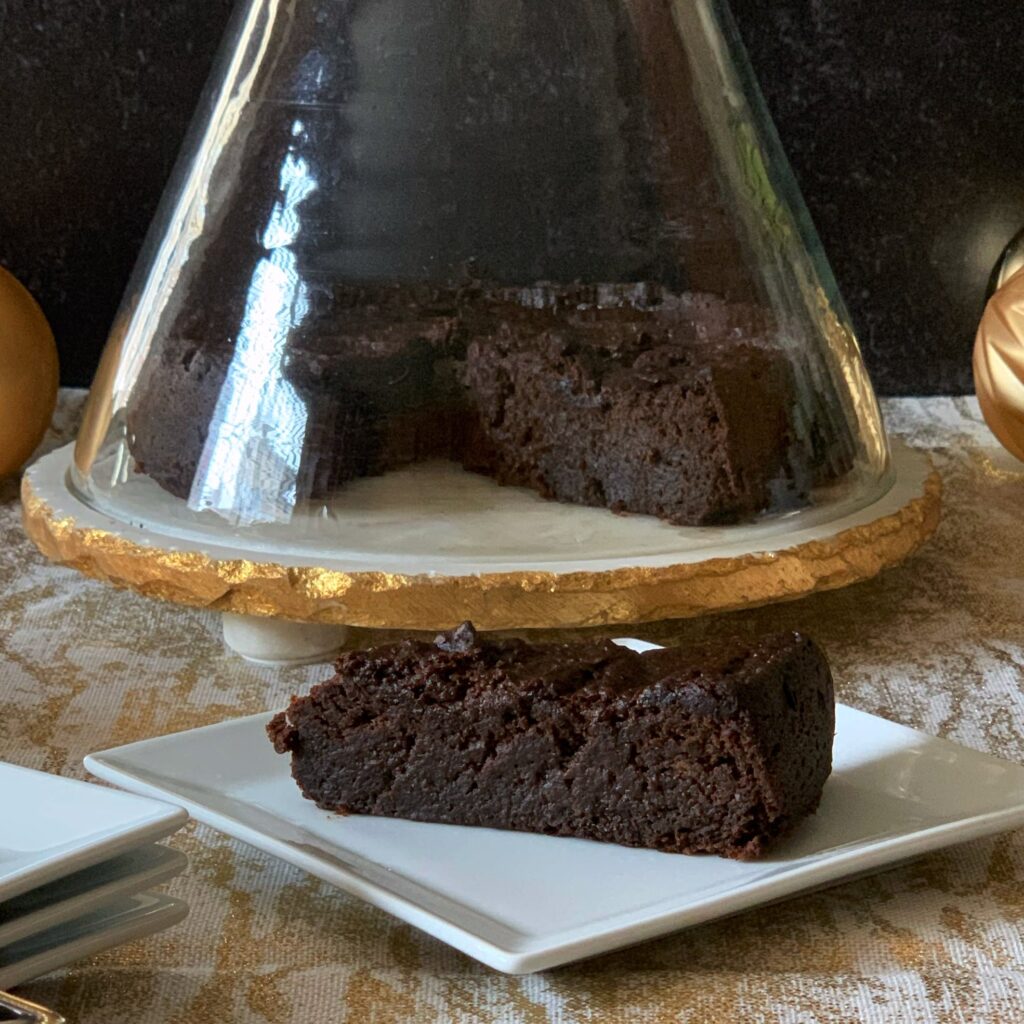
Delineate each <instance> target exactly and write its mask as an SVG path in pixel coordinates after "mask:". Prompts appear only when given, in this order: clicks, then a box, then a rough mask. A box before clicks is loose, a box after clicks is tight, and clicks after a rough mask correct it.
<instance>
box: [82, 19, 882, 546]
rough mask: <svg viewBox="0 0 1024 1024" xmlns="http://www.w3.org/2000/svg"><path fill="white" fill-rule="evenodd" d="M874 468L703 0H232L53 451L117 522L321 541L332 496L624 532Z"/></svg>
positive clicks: (777, 158)
mask: <svg viewBox="0 0 1024 1024" xmlns="http://www.w3.org/2000/svg"><path fill="white" fill-rule="evenodd" d="M889 482H890V479H889V455H888V448H887V442H886V439H885V434H884V430H883V428H882V425H881V421H880V418H879V412H878V408H877V404H876V401H875V398H874V395H873V393H872V389H871V386H870V383H869V381H868V379H867V376H866V375H865V372H864V368H863V365H862V362H861V357H860V353H859V351H858V348H857V344H856V341H855V339H854V335H853V332H852V330H851V327H850V323H849V319H848V316H847V313H846V310H845V308H844V306H843V303H842V301H841V299H840V297H839V295H838V292H837V289H836V286H835V282H834V281H833V278H832V275H831V273H830V271H829V268H828V266H827V264H826V261H825V258H824V256H823V255H822V252H821V248H820V245H819V242H818V240H817V238H816V236H815V233H814V230H813V228H812V226H811V224H810V222H809V220H808V217H807V214H806V211H805V209H804V207H803V204H802V201H801V199H800V196H799V194H798V192H797V190H796V187H795V185H794V183H793V180H792V178H791V175H790V171H789V169H788V166H787V164H786V161H785V158H784V156H783V154H782V152H781V150H780V147H779V144H778V140H777V138H776V136H775V133H774V130H773V128H772V126H771V123H770V121H769V119H768V117H767V115H766V113H765V110H764V108H763V106H762V103H761V101H760V98H759V94H758V92H757V89H756V86H755V85H754V83H753V80H752V78H751V75H750V72H749V68H748V66H747V63H746V59H745V57H744V54H743V52H742V49H741V46H740V44H739V42H738V37H737V35H736V33H735V30H734V28H733V26H732V23H731V20H730V17H729V13H728V10H727V9H726V7H725V4H724V3H718V2H715V0H558V2H551V0H243V2H241V3H240V5H239V7H238V10H237V11H236V13H235V17H234V21H233V23H232V27H231V28H230V29H229V32H228V35H227V38H226V41H225V43H224V46H223V49H222V51H221V55H220V58H219V62H218V64H217V66H216V68H215V70H214V73H213V75H212V79H211V82H210V84H209V86H208V88H207V91H206V93H205V98H204V100H203V102H202V104H201V107H200V110H199V112H198V114H197V116H196V119H195V122H194V126H193V128H192V131H191V135H190V137H189V139H188V141H187V143H186V145H185V148H184V152H183V154H182V157H181V159H180V162H179V164H178V167H177V170H176V171H175V174H174V176H173V178H172V181H171V183H170V185H169V187H168V190H167V193H166V195H165V198H164V202H163V205H162V207H161V210H160V212H159V214H158V216H157V218H156V221H155V223H154V225H153V228H152V231H151V233H150V236H149V239H148V241H147V244H146V247H145V250H144V252H143V254H142V256H141V258H140V261H139V265H138V268H137V270H136V273H135V276H134V278H133V280H132V282H131V284H130V286H129V289H128V293H127V296H126V298H125V301H124V305H123V308H122V311H121V313H120V315H119V318H118V321H117V324H116V326H115V329H114V332H113V336H112V338H111V340H110V342H109V345H108V349H107V351H106V354H105V356H104V360H103V363H102V365H101V369H100V373H99V376H98V378H97V380H96V383H95V385H94V388H93V392H92V396H91V400H90V407H89V411H88V415H87V419H86V423H85V426H84V427H83V430H82V432H81V435H80V437H79V440H78V443H77V448H76V452H75V466H74V470H73V473H72V483H73V486H74V488H75V489H76V490H77V493H78V494H79V495H80V496H82V497H83V498H84V499H85V500H86V501H87V502H88V503H90V504H91V505H92V506H93V507H95V508H98V509H101V510H104V511H105V512H108V513H110V514H111V515H115V516H119V517H121V518H122V519H125V520H129V521H132V522H145V521H147V520H148V519H153V518H158V519H160V520H161V522H163V523H164V524H165V526H166V525H167V524H168V523H170V524H172V525H173V526H174V528H175V529H176V530H178V531H179V532H183V533H186V534H190V535H192V534H194V535H199V536H208V537H217V536H231V537H233V538H235V539H237V538H238V537H240V536H243V537H244V536H252V537H258V538H261V539H262V540H263V541H265V542H268V543H270V542H273V543H276V544H279V545H281V546H282V547H285V548H287V549H289V550H302V549H304V546H305V547H306V548H308V549H309V550H316V551H330V550H332V548H334V547H336V546H342V547H343V546H345V544H346V543H347V539H346V529H347V526H346V523H347V522H349V521H350V520H351V513H352V510H353V509H358V510H361V514H362V516H363V519H362V520H360V521H362V522H365V521H370V522H372V524H373V526H374V529H375V530H376V536H377V537H378V539H379V541H380V543H381V544H384V545H386V544H387V543H388V531H389V530H393V529H397V526H396V525H395V524H396V523H398V522H399V521H400V522H401V528H402V530H403V531H405V532H404V534H403V536H405V537H406V540H408V536H409V532H410V531H412V532H413V533H415V521H416V515H417V513H418V511H419V510H422V511H423V512H424V514H427V513H428V512H429V514H430V515H432V516H433V517H434V521H435V524H436V522H437V521H438V517H439V516H440V521H445V514H444V513H445V509H446V508H447V509H448V510H449V511H450V513H451V518H450V519H449V520H448V521H450V522H453V523H454V522H456V521H457V520H458V516H459V514H460V513H462V512H464V511H465V510H466V508H469V507H471V508H472V509H473V510H474V514H477V519H476V520H475V522H476V526H477V532H476V533H475V534H472V531H471V532H470V534H467V536H472V537H475V538H476V539H472V540H469V541H467V540H466V539H465V537H454V536H453V537H450V538H448V540H450V542H451V543H452V544H458V543H466V544H471V545H472V544H476V545H479V544H480V543H483V542H482V541H481V540H480V538H489V540H488V542H492V543H494V544H498V545H500V543H501V541H502V537H501V536H500V533H501V531H500V530H499V529H498V528H497V526H494V528H493V529H490V530H489V529H488V527H487V522H488V519H487V513H488V512H493V511H495V510H499V509H501V508H505V509H506V511H507V509H508V508H509V507H521V508H523V509H530V510H533V511H534V512H536V510H537V509H538V508H542V507H543V508H547V507H551V508H557V509H558V513H557V514H558V515H559V516H562V517H563V518H564V516H566V515H570V514H572V515H577V514H578V515H583V514H584V513H586V515H589V516H591V517H593V516H594V515H595V514H597V513H599V514H600V515H601V516H604V517H607V519H608V522H612V521H613V520H615V521H616V526H615V529H616V531H617V532H616V533H615V537H616V538H617V539H616V541H615V543H617V544H620V545H626V546H627V547H628V531H629V529H630V523H637V524H640V523H648V524H651V523H654V524H656V525H657V527H658V529H659V530H662V531H664V530H671V531H679V532H680V535H683V534H687V531H688V530H689V528H692V527H708V526H712V527H722V528H727V527H730V526H734V525H736V524H750V523H759V522H765V521H768V520H772V521H775V520H778V521H779V522H783V521H784V520H785V519H786V517H790V518H792V517H799V516H804V517H805V520H806V518H807V517H808V516H810V515H813V516H817V518H818V519H819V520H820V519H821V518H822V516H828V515H832V514H833V513H834V514H836V515H838V514H839V513H840V512H842V513H846V512H849V511H850V510H851V509H853V508H857V507H860V506H863V505H866V504H867V503H869V502H871V501H873V500H874V499H876V498H877V497H878V496H879V495H880V494H881V493H883V492H884V491H885V489H886V487H887V486H888V485H889ZM509 503H511V505H510V504H509ZM517 503H518V504H517ZM617 513H618V514H622V513H625V514H626V515H616V514H617ZM798 521H801V520H798ZM492 522H493V523H496V522H497V521H496V520H492ZM588 522H594V520H593V518H591V519H590V520H588ZM697 532H699V533H700V534H701V535H704V534H705V533H706V531H697ZM688 535H696V534H695V532H694V531H692V530H690V531H689V534H688ZM659 536H664V533H662V534H659ZM447 542H448V541H446V540H445V539H444V538H443V537H442V538H441V539H438V535H437V534H436V532H435V534H433V535H432V539H424V540H423V544H425V545H427V546H428V547H429V546H430V545H431V544H443V543H447Z"/></svg>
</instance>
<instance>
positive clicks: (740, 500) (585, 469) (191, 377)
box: [128, 286, 848, 525]
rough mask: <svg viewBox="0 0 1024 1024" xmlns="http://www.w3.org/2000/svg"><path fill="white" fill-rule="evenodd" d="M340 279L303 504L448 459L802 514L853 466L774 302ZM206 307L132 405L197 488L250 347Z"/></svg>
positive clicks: (703, 503)
mask: <svg viewBox="0 0 1024 1024" xmlns="http://www.w3.org/2000/svg"><path fill="white" fill-rule="evenodd" d="M341 291H342V289H340V288H336V289H334V290H333V291H332V297H331V299H330V302H329V303H328V305H329V306H330V307H331V308H332V309H337V308H339V307H341V308H343V309H344V310H345V312H344V314H343V315H338V316H333V317H332V318H330V319H329V320H328V321H325V322H320V323H317V324H314V325H311V326H310V328H309V330H308V331H306V332H299V333H297V334H296V335H295V336H294V338H293V339H292V340H291V341H290V342H289V345H288V348H287V350H286V351H285V352H284V355H283V363H282V370H281V373H282V382H283V383H285V384H286V385H287V386H288V387H289V388H292V389H293V390H294V393H295V395H296V397H297V398H298V399H299V400H301V402H302V404H303V406H304V409H305V422H306V426H305V437H304V438H303V439H300V440H301V441H302V450H303V462H302V465H301V468H300V470H299V479H298V482H297V488H296V492H297V498H298V499H299V500H301V499H303V498H314V499H319V498H323V497H324V496H326V495H328V494H329V493H331V492H332V491H334V490H335V489H337V488H339V487H342V486H343V485H344V484H345V483H346V482H348V481H350V480H353V479H357V478H360V477H365V476H375V475H379V474H382V473H386V472H388V471H390V470H394V469H399V468H401V467H402V466H405V465H408V464H410V463H413V462H420V461H423V460H426V459H450V460H453V461H455V462H457V463H460V464H461V465H462V466H464V467H465V468H466V469H469V470H472V471H474V472H478V473H481V474H484V475H487V476H490V477H492V478H494V479H496V480H497V481H498V482H499V483H502V484H512V485H518V486H521V487H527V488H530V489H532V490H534V491H537V492H538V493H540V494H541V495H543V496H544V497H547V498H552V499H556V500H559V501H564V502H571V503H575V504H583V505H592V506H597V507H605V508H610V509H612V510H614V511H619V512H634V513H641V514H647V515H654V516H658V517H660V518H662V519H664V520H667V521H668V522H671V523H677V524H681V525H705V524H711V523H731V522H739V521H743V520H747V519H750V518H753V517H755V516H756V515H757V514H759V513H760V512H763V511H765V510H767V509H769V508H771V509H774V510H779V509H785V508H793V507H799V506H800V505H801V504H804V503H806V501H807V499H808V495H809V493H810V489H811V487H812V486H814V485H815V484H818V483H821V482H823V479H822V478H823V477H824V478H825V479H827V478H830V477H831V476H833V475H834V474H838V473H841V472H843V471H845V469H847V468H848V463H847V462H845V461H844V460H843V459H842V458H839V459H838V461H836V457H835V453H834V452H833V453H829V457H830V458H831V459H832V463H830V464H828V465H826V463H825V461H823V453H822V452H819V451H816V450H815V441H814V431H815V430H820V429H821V425H820V424H815V423H809V424H808V423H803V422H802V421H800V420H798V419H796V418H794V410H795V409H796V408H797V407H798V406H799V404H800V403H799V401H798V398H797V394H796V383H795V380H794V377H793V372H792V370H791V368H790V365H789V362H788V359H787V357H786V356H785V354H784V353H783V352H782V351H780V350H779V349H778V348H777V347H776V346H775V345H774V344H772V342H771V341H770V340H769V337H770V326H769V324H768V323H767V322H766V315H765V314H764V312H763V311H762V310H760V309H758V308H757V307H756V306H743V305H739V304H729V303H725V302H723V301H722V300H719V299H715V298H713V297H712V296H703V295H687V296H672V295H668V294H665V293H663V292H662V291H661V290H660V289H657V288H655V287H653V286H647V287H646V288H642V287H640V286H633V287H631V288H624V287H622V286H615V287H612V286H605V287H604V289H603V290H601V289H596V288H585V287H578V288H575V289H566V288H560V289H545V288H542V289H522V290H513V289H491V290H489V291H487V292H481V291H480V289H479V288H466V289H463V290H461V291H452V290H450V289H424V288H412V287H402V288H398V287H391V288H389V287H383V286H381V287H375V288H366V289H354V290H351V294H344V295H341V294H340V292H341ZM194 315H195V313H194V311H192V310H189V311H186V313H185V314H182V320H183V322H182V323H181V324H180V325H179V328H178V329H176V330H175V332H174V335H175V337H176V338H177V339H178V340H173V341H169V342H168V343H167V344H165V345H164V346H163V347H162V348H161V349H160V351H159V352H158V353H154V355H153V356H152V357H151V359H150V362H149V363H148V364H147V366H146V368H145V370H144V372H143V375H142V377H141V379H140V383H139V387H138V390H137V391H136V393H135V394H134V395H133V397H132V400H131V402H130V405H129V408H128V428H129V431H128V434H129V439H130V440H129V443H130V446H131V450H132V454H133V455H134V457H135V460H136V466H137V468H138V470H139V471H140V472H143V473H146V474H148V475H149V476H150V477H152V478H153V479H154V480H155V481H156V482H157V483H159V484H160V485H161V486H162V487H163V488H165V489H166V490H168V491H170V492H171V493H172V494H174V495H176V496H178V497H181V498H185V499H188V497H189V495H190V492H191V489H192V485H193V481H194V480H195V478H196V475H197V473H202V472H203V471H202V469H201V468H200V467H201V465H202V458H203V450H204V445H205V444H206V440H207V437H208V431H209V427H210V425H211V424H212V423H216V422H217V421H218V416H219V415H221V413H220V412H219V411H218V402H219V401H221V400H222V397H221V396H222V395H223V394H224V393H225V391H226V389H227V388H230V387H232V386H234V385H233V384H232V383H231V382H230V374H231V373H232V372H233V371H232V360H233V355H234V352H235V343H234V342H233V341H231V340H230V338H228V337H227V336H222V337H221V340H220V341H213V340H209V339H210V338H211V337H217V336H220V335H219V332H216V331H209V330H206V331H204V330H201V329H200V327H199V325H192V324H191V322H190V321H191V318H192V317H193V316H194ZM193 335H195V336H200V335H203V336H205V337H206V338H207V340H206V341H203V342H199V341H190V340H185V339H187V338H188V337H191V336H193ZM235 372H237V371H235ZM248 427H249V428H252V429H262V425H261V424H259V423H255V424H251V425H248ZM246 429H247V425H246V424H238V429H237V430H236V431H234V432H233V433H235V434H236V435H237V436H239V437H244V436H245V430H246Z"/></svg>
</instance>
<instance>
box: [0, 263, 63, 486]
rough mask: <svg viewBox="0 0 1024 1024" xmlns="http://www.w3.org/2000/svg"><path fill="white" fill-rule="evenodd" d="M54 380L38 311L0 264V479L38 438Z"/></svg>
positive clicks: (50, 343)
mask: <svg viewBox="0 0 1024 1024" xmlns="http://www.w3.org/2000/svg"><path fill="white" fill-rule="evenodd" d="M59 383H60V373H59V368H58V365H57V346H56V344H55V343H54V340H53V332H52V331H51V330H50V325H49V324H48V323H47V322H46V317H45V316H43V311H42V310H41V309H40V308H39V305H38V304H37V303H36V300H35V299H33V298H32V296H31V295H29V293H28V292H27V291H26V290H25V288H23V287H22V285H21V284H20V283H19V281H18V280H17V279H16V278H15V277H13V276H12V275H11V274H9V273H8V272H7V271H6V270H4V269H3V268H2V267H0V478H3V477H5V476H10V475H11V474H12V473H17V472H18V470H19V469H21V467H22V466H23V465H24V464H25V463H26V461H28V458H29V457H30V456H31V454H32V453H33V452H34V451H35V449H36V446H37V445H38V444H39V442H40V441H41V440H42V439H43V434H45V433H46V428H47V427H48V426H49V424H50V419H51V418H52V416H53V410H54V407H55V406H56V404H57V388H58V385H59Z"/></svg>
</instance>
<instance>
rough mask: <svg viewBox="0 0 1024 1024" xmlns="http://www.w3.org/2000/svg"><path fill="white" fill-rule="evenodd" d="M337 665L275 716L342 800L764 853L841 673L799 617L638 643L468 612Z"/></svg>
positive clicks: (341, 804)
mask: <svg viewBox="0 0 1024 1024" xmlns="http://www.w3.org/2000/svg"><path fill="white" fill-rule="evenodd" d="M336 668H337V673H336V675H335V676H334V677H333V678H332V679H330V680H328V681H327V682H325V683H322V684H320V685H319V686H316V687H314V689H313V690H312V692H311V693H310V694H309V695H308V696H306V697H296V698H293V700H292V702H291V705H290V707H289V708H288V709H287V710H286V711H283V712H281V713H280V714H278V715H276V716H275V717H274V718H273V720H272V721H271V722H270V724H269V725H268V729H267V731H268V735H269V736H270V739H271V741H272V742H273V744H274V747H275V749H276V750H277V751H278V753H280V754H290V755H291V759H292V774H293V776H294V778H295V780H296V782H297V783H298V785H299V787H300V789H301V790H302V792H303V794H304V795H305V796H306V797H307V798H309V799H310V800H313V801H314V802H315V803H316V804H317V805H318V806H319V807H321V808H323V809H325V810H329V811H335V812H342V813H354V814H370V815H382V816H387V817H399V818H408V819H413V820H417V821H429V822H443V823H448V824H457V825H476V826H487V827H491V828H502V829H514V830H520V831H528V832H540V833H546V834H548V835H559V836H575V837H580V838H585V839H593V840H598V841H603V842H613V843H620V844H623V845H627V846H637V847H650V848H654V849H658V850H664V851H669V852H674V853H709V854H719V855H722V856H726V857H734V858H740V859H749V858H754V857H757V856H759V855H760V854H762V853H763V852H764V851H765V850H766V849H767V848H769V847H770V845H771V844H772V843H773V842H774V841H775V840H776V839H777V838H778V837H779V836H781V835H783V834H785V833H786V832H788V831H789V830H790V829H791V828H793V827H794V826H795V825H796V824H797V823H798V822H799V821H800V820H801V819H802V818H804V817H805V816H807V815H809V814H810V813H812V812H813V811H814V810H815V808H816V807H817V805H818V801H819V799H820V796H821V791H822V787H823V785H824V783H825V780H826V778H827V777H828V775H829V772H830V771H831V758H832V736H833V731H834V723H835V705H834V695H833V688H832V677H831V673H830V670H829V667H828V663H827V661H826V659H825V656H824V655H823V653H822V652H821V650H820V649H819V648H818V647H817V646H816V645H815V644H814V643H813V641H811V640H810V639H808V638H807V637H804V636H802V635H800V634H797V633H781V634H775V635H769V636H765V637H762V638H760V639H757V640H755V641H748V640H733V641H725V642H709V643H705V644H701V645H697V646H691V647H677V648H665V649H661V650H655V651H649V652H647V653H644V654H638V653H636V652H633V651H629V650H627V649H625V648H622V647H618V646H616V645H614V644H612V643H611V642H609V641H581V642H577V643H570V644H531V643H527V642H525V641H522V640H492V639H487V638H486V637H483V636H480V635H478V634H477V633H476V632H475V631H474V630H473V628H472V626H471V625H470V624H469V623H465V624H463V625H462V626H460V627H459V628H458V629H456V630H453V631H452V632H450V633H445V634H442V635H440V636H439V637H438V638H437V639H436V641H435V642H434V643H429V642H425V641H414V640H408V641H403V642H401V643H398V644H394V645H390V646H384V647H377V648H373V649H370V650H366V651H358V652H353V653H350V654H346V655H344V656H343V657H341V658H340V659H339V660H338V662H337V666H336Z"/></svg>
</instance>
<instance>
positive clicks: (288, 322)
mask: <svg viewBox="0 0 1024 1024" xmlns="http://www.w3.org/2000/svg"><path fill="white" fill-rule="evenodd" d="M303 127H304V126H303V124H302V122H301V121H296V122H295V124H294V125H293V126H292V135H293V136H298V135H300V134H301V133H302V131H303ZM317 187H318V186H317V182H316V181H315V180H314V179H313V178H312V176H311V175H310V168H309V164H308V163H307V161H306V160H304V159H302V158H301V157H298V156H296V155H295V153H294V152H290V153H289V154H288V156H287V157H286V158H285V161H284V164H283V165H282V167H281V175H280V190H281V193H282V197H281V198H280V199H279V200H278V201H277V203H276V204H275V206H274V209H273V211H272V212H271V215H270V218H269V221H268V223H267V227H266V230H265V231H264V233H263V239H262V243H263V247H264V248H265V249H266V250H267V255H266V256H264V257H263V258H262V259H261V260H260V261H259V263H257V265H256V268H255V270H254V271H253V275H252V280H251V282H250V284H249V291H248V295H247V297H246V308H245V314H244V317H243V320H242V326H241V328H240V330H239V333H238V339H237V341H236V344H235V351H234V354H233V356H232V359H231V365H230V366H229V367H228V371H227V376H226V377H225V380H224V385H223V387H222V388H221V392H220V396H219V398H218V400H217V408H216V411H215V412H214V414H213V416H212V418H211V421H210V422H211V425H212V426H211V430H210V433H209V436H208V437H207V438H206V444H205V445H204V448H203V454H202V457H201V459H200V463H199V468H198V471H197V472H196V475H195V482H194V483H193V486H192V492H191V494H190V495H189V501H188V505H189V508H191V509H194V510H195V511H201V510H203V509H211V510H213V511H215V512H217V513H219V514H220V515H222V516H224V517H225V518H227V519H229V520H230V521H231V522H233V523H234V524H235V525H237V526H249V525H252V524H255V523H267V522H278V521H282V520H287V519H289V518H290V516H291V513H292V510H293V509H294V507H295V503H296V501H297V499H298V494H297V484H298V476H299V467H300V464H301V461H302V452H303V448H304V446H305V436H306V421H307V411H306V405H305V402H304V401H303V399H302V398H301V397H300V396H299V394H298V393H297V392H296V390H295V388H294V387H293V386H292V384H291V383H290V382H289V381H287V380H286V379H285V378H284V373H283V365H284V354H285V346H286V344H287V342H288V338H289V336H290V333H291V330H292V328H293V327H294V326H296V325H297V324H299V323H301V322H302V320H303V319H304V318H305V316H306V314H307V313H308V311H309V297H308V289H307V287H306V284H305V282H304V281H303V280H302V277H301V276H300V274H299V269H298V261H297V258H296V255H295V253H294V252H293V251H292V250H291V249H290V248H289V246H291V245H292V244H293V243H294V242H295V240H296V239H297V237H298V235H299V231H300V230H301V226H302V225H301V218H300V217H299V212H298V207H299V204H301V203H302V202H303V201H304V200H305V199H307V198H308V197H309V196H310V195H311V194H312V193H313V192H315V191H316V189H317Z"/></svg>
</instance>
